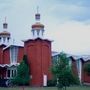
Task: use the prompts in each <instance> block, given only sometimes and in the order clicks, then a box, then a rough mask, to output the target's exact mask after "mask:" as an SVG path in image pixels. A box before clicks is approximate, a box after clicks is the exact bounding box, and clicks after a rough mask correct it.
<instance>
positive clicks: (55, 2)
mask: <svg viewBox="0 0 90 90" xmlns="http://www.w3.org/2000/svg"><path fill="white" fill-rule="evenodd" d="M37 6H39V12H40V14H41V23H42V24H44V25H45V37H46V38H49V39H51V40H54V42H52V50H54V51H59V52H60V51H64V52H66V53H70V54H90V0H0V32H1V31H3V28H2V23H3V22H4V18H5V17H7V22H8V26H9V27H8V31H9V32H11V35H12V39H15V43H19V44H21V40H24V39H28V38H30V37H31V25H32V24H34V23H35V18H34V15H35V13H36V11H37V10H36V8H37Z"/></svg>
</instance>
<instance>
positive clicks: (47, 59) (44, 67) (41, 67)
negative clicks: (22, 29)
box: [25, 39, 51, 86]
mask: <svg viewBox="0 0 90 90" xmlns="http://www.w3.org/2000/svg"><path fill="white" fill-rule="evenodd" d="M25 52H26V54H27V56H28V62H29V64H30V70H31V75H32V80H31V85H32V86H43V75H44V74H47V77H48V79H50V76H51V75H50V72H49V69H50V65H51V42H50V41H47V40H41V39H36V40H30V41H28V42H25Z"/></svg>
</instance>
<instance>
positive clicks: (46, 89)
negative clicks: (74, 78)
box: [0, 86, 90, 90]
mask: <svg viewBox="0 0 90 90" xmlns="http://www.w3.org/2000/svg"><path fill="white" fill-rule="evenodd" d="M0 90H23V89H22V87H15V88H14V87H13V88H1V87H0ZM24 90H57V88H56V87H41V88H40V87H38V88H35V87H32V88H31V87H26V88H25V89H24ZM67 90H90V87H89V86H88V87H86V86H79V87H68V88H67Z"/></svg>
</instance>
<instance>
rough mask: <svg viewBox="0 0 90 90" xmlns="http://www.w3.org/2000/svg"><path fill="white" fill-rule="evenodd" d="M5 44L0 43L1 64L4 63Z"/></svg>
mask: <svg viewBox="0 0 90 90" xmlns="http://www.w3.org/2000/svg"><path fill="white" fill-rule="evenodd" d="M4 47H5V45H0V64H3V48H4Z"/></svg>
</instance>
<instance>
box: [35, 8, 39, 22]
mask: <svg viewBox="0 0 90 90" xmlns="http://www.w3.org/2000/svg"><path fill="white" fill-rule="evenodd" d="M35 20H36V21H40V14H39V7H38V6H37V13H36V14H35Z"/></svg>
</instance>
